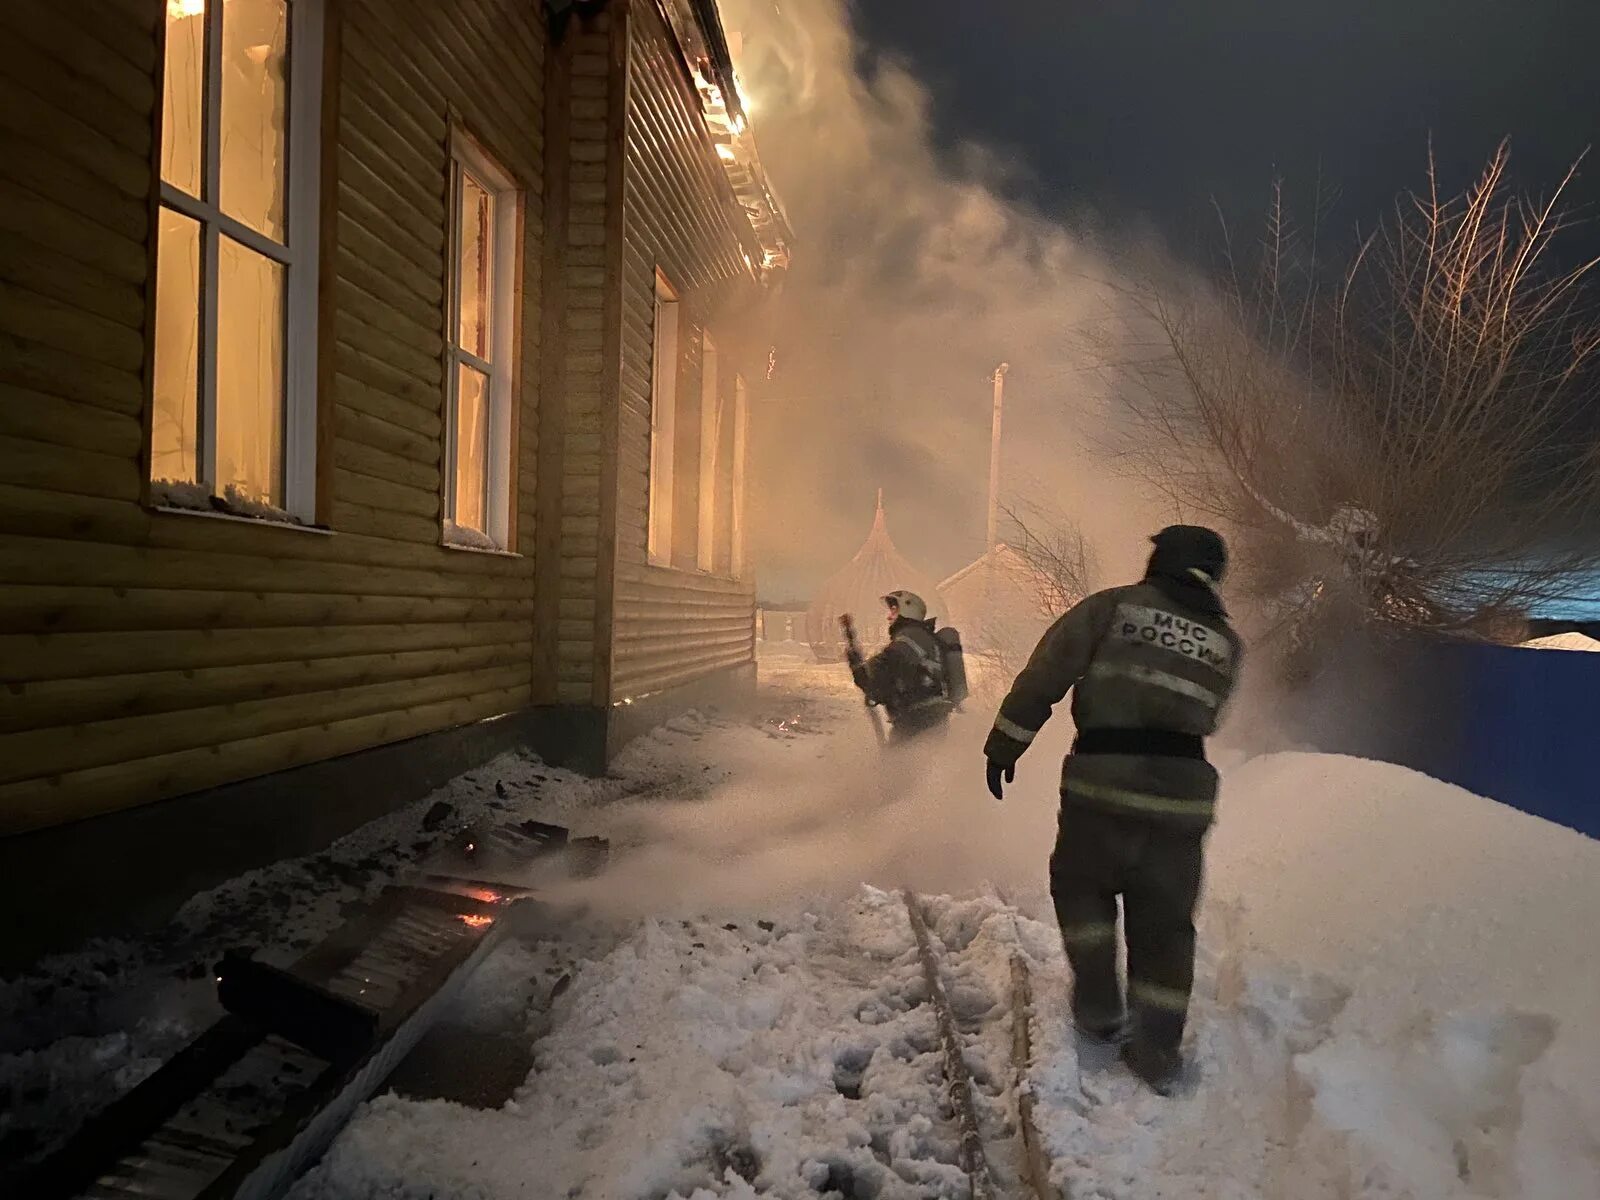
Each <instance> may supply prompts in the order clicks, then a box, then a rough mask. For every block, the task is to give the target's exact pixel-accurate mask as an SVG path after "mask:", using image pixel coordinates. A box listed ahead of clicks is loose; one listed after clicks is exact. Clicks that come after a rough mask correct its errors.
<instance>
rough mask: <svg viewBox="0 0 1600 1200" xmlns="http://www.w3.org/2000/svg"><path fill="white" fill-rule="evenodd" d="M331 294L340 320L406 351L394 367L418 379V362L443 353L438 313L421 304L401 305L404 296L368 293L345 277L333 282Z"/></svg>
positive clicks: (420, 376) (419, 369) (419, 370)
mask: <svg viewBox="0 0 1600 1200" xmlns="http://www.w3.org/2000/svg"><path fill="white" fill-rule="evenodd" d="M334 291H335V294H336V296H337V299H338V303H339V307H340V312H341V315H342V316H343V318H344V319H346V320H348V319H349V318H351V317H354V318H356V319H357V320H359V321H360V322H361V323H362V324H363V325H364V326H366V327H367V328H368V329H371V330H376V331H377V332H378V333H380V334H382V335H383V337H384V338H385V339H386V340H387V342H388V344H389V345H390V346H400V347H403V348H404V349H405V350H406V351H407V358H406V361H405V362H397V363H395V365H396V366H402V367H404V368H405V369H407V370H409V371H411V372H412V373H413V374H416V375H417V376H418V378H427V376H426V375H424V374H422V370H421V367H420V363H421V361H422V360H423V359H430V360H432V359H437V358H438V357H439V356H440V354H442V353H443V352H444V338H443V336H442V335H443V330H442V328H441V323H440V320H439V314H438V313H436V312H433V311H431V310H429V309H428V308H427V307H426V306H425V305H418V304H410V305H407V304H404V303H403V301H404V299H405V297H403V296H395V295H393V289H392V288H389V289H386V291H388V293H389V295H388V296H386V295H383V294H379V293H374V292H368V291H366V290H364V289H363V288H361V287H360V286H359V285H357V284H356V283H355V282H354V281H353V280H351V279H350V277H349V276H341V277H340V278H339V279H337V280H335V281H334ZM391 296H392V298H390V297H391ZM391 361H394V360H393V359H391ZM435 369H437V367H436V368H435Z"/></svg>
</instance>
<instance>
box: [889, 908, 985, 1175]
mask: <svg viewBox="0 0 1600 1200" xmlns="http://www.w3.org/2000/svg"><path fill="white" fill-rule="evenodd" d="M904 897H905V905H906V914H907V915H908V916H909V918H910V920H911V933H912V936H913V937H914V938H915V939H916V943H917V957H918V958H919V959H920V960H921V961H922V978H923V981H924V982H925V983H926V984H927V987H928V999H929V1002H930V1003H931V1004H932V1006H933V1012H934V1018H935V1021H936V1023H937V1026H938V1031H939V1052H940V1056H941V1058H942V1060H943V1063H944V1077H945V1086H946V1089H947V1091H948V1094H949V1097H950V1103H951V1107H952V1108H953V1109H954V1110H955V1118H956V1128H957V1130H958V1132H959V1134H960V1150H959V1154H960V1160H961V1169H962V1170H963V1171H965V1172H966V1173H967V1179H968V1180H969V1181H970V1182H971V1184H972V1200H993V1197H994V1196H995V1195H996V1192H995V1186H994V1178H993V1175H992V1174H991V1172H990V1170H989V1160H988V1156H987V1155H986V1154H985V1153H984V1150H983V1134H982V1131H981V1129H980V1127H979V1124H978V1113H977V1108H976V1105H975V1102H974V1100H973V1097H972V1076H971V1074H970V1072H968V1070H967V1060H966V1057H965V1055H964V1052H963V1048H962V1045H961V1035H960V1033H959V1032H958V1031H957V1029H956V1019H955V1014H954V1013H953V1012H952V1011H951V1009H950V1000H949V997H948V996H947V995H946V994H945V990H944V980H943V979H942V978H941V977H940V973H939V960H938V958H937V957H936V956H935V954H934V951H933V938H932V936H931V935H930V933H929V931H928V923H927V921H926V920H925V919H924V917H923V915H922V905H921V902H920V901H919V900H918V899H917V897H916V896H915V895H913V894H912V893H911V892H909V891H907V892H905V893H904Z"/></svg>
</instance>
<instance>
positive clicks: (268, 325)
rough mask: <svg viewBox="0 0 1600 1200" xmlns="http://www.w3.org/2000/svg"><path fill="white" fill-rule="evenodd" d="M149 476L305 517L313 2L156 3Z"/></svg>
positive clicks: (317, 83) (310, 395)
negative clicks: (163, 6) (161, 15)
mask: <svg viewBox="0 0 1600 1200" xmlns="http://www.w3.org/2000/svg"><path fill="white" fill-rule="evenodd" d="M166 35H167V37H166V62H165V64H164V86H163V96H162V132H161V212H160V220H159V223H158V226H157V230H156V238H157V243H156V311H155V363H154V376H155V379H154V388H153V393H154V394H153V398H152V412H151V445H150V478H151V481H152V484H153V487H152V489H151V490H152V496H153V498H155V499H156V500H157V501H158V502H165V503H174V504H179V505H183V506H185V507H201V506H205V507H209V498H210V497H212V496H219V497H222V498H223V499H224V500H225V501H227V502H228V503H229V505H230V506H231V507H234V508H237V509H239V510H242V511H247V512H250V513H252V514H253V515H257V516H261V515H268V516H271V515H292V516H295V517H299V518H302V519H306V520H310V519H312V518H314V516H315V505H316V485H315V469H316V462H315V455H316V407H315V406H316V397H315V389H316V336H317V327H316V308H317V221H318V211H317V193H318V170H319V158H320V145H319V141H320V138H319V134H320V128H321V115H320V114H321V102H322V95H321V93H322V76H321V64H322V46H321V40H322V0H227V2H226V3H220V2H219V0H211V2H210V3H207V0H167V29H166Z"/></svg>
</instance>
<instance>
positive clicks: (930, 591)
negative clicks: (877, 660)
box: [806, 488, 944, 661]
mask: <svg viewBox="0 0 1600 1200" xmlns="http://www.w3.org/2000/svg"><path fill="white" fill-rule="evenodd" d="M899 590H904V591H908V592H915V593H917V595H919V596H921V597H922V598H923V600H925V601H926V602H927V605H928V615H929V616H933V617H937V616H942V615H943V614H944V599H943V597H942V596H941V595H940V594H939V588H938V585H937V584H935V583H934V581H933V579H932V577H931V576H929V575H926V574H924V573H923V572H922V571H919V570H917V568H915V567H913V566H912V565H911V563H910V562H908V561H907V560H906V558H905V556H904V555H902V554H901V553H900V551H899V550H897V549H895V545H894V541H893V540H892V539H891V538H890V537H889V525H888V521H887V519H886V518H885V517H884V514H883V489H882V488H879V489H878V511H877V513H876V514H875V515H874V516H873V518H872V529H871V530H870V531H869V532H868V534H867V540H866V541H865V542H863V543H862V545H861V549H859V550H857V551H856V553H855V557H853V558H852V559H851V560H850V561H849V562H848V563H846V564H845V565H844V566H843V567H841V568H840V569H839V570H838V571H836V572H835V573H834V574H833V575H832V576H831V577H830V578H829V579H828V580H827V582H826V583H824V584H823V585H822V586H821V587H820V588H819V589H817V593H816V595H815V596H813V597H812V598H811V607H810V609H809V610H808V611H807V614H806V633H807V636H808V637H809V638H810V641H811V649H812V650H813V651H814V652H815V653H816V655H817V657H818V658H819V659H823V660H825V661H832V660H838V659H841V658H843V657H844V648H845V647H844V635H843V634H842V633H841V632H840V631H839V618H840V617H841V616H843V615H845V614H846V613H848V614H849V615H850V616H852V617H853V618H854V619H855V623H856V628H857V629H858V630H859V631H860V634H861V642H862V648H863V649H865V650H866V651H867V652H868V653H871V651H872V650H873V649H875V648H876V647H878V646H880V645H882V644H883V643H884V642H885V641H886V640H887V632H886V630H887V626H886V623H885V620H884V606H883V597H884V596H886V595H887V594H888V593H890V592H893V591H899Z"/></svg>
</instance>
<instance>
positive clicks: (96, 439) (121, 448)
mask: <svg viewBox="0 0 1600 1200" xmlns="http://www.w3.org/2000/svg"><path fill="white" fill-rule="evenodd" d="M0 434H3V435H6V436H9V437H14V438H31V439H33V440H34V441H36V442H50V443H53V444H54V445H57V446H71V447H75V448H77V449H80V450H91V451H94V452H96V453H99V454H109V455H111V456H113V457H116V458H126V459H135V458H137V456H138V454H139V449H140V446H141V443H142V438H141V437H140V431H139V422H138V421H137V420H135V419H134V418H133V417H131V416H127V415H125V414H122V413H114V412H108V411H106V410H105V409H103V408H93V407H91V406H89V405H87V404H78V403H76V402H74V401H71V400H63V399H62V398H61V397H60V396H51V395H48V394H47V393H45V392H36V391H33V390H32V389H29V388H19V387H16V386H14V385H12V384H8V383H0ZM7 482H15V481H12V480H8V481H7Z"/></svg>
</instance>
